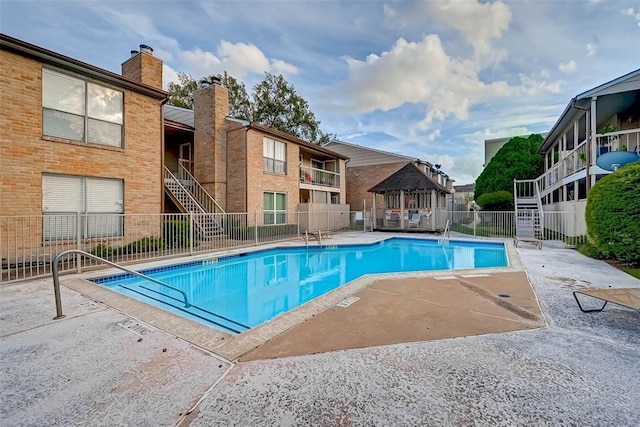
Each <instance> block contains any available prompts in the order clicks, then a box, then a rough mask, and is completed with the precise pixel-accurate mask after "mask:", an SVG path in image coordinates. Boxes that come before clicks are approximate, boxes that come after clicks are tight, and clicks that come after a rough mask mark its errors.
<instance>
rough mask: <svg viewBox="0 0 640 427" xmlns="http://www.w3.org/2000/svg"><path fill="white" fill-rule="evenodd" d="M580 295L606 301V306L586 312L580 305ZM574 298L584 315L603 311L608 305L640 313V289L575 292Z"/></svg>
mask: <svg viewBox="0 0 640 427" xmlns="http://www.w3.org/2000/svg"><path fill="white" fill-rule="evenodd" d="M578 294H582V295H587V296H589V297H591V298H596V299H599V300H601V301H604V304H603V305H602V307H600V308H595V309H588V310H585V309H584V308H583V307H582V304H580V300H579V299H578ZM573 297H574V298H575V300H576V302H577V303H578V307H580V310H582V312H583V313H593V312H598V311H602V310H603V309H604V308H605V307H606V305H607V303H609V302H610V303H613V304H617V305H621V306H623V307H627V308H630V309H632V310H636V311H640V288H606V289H582V290H579V291H573Z"/></svg>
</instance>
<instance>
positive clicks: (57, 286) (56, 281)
mask: <svg viewBox="0 0 640 427" xmlns="http://www.w3.org/2000/svg"><path fill="white" fill-rule="evenodd" d="M73 253H75V254H80V255H82V256H85V257H87V258H91V259H94V260H96V261H100V262H103V263H105V264H107V265H110V266H111V267H115V268H118V269H120V270H122V271H126V272H127V273H129V274H133V275H134V276H138V277H140V278H143V279H146V280H149V281H151V282H153V283H156V284H158V285H160V286H164V287H165V288H169V289H172V290H174V291H176V292H179V293H181V294H182V296H183V298H184V306H185V307H187V308H188V307H191V304H189V300H188V299H187V294H186V293H185V292H184V291H183V290H182V289H178V288H176V287H175V286H171V285H169V284H167V283H164V282H161V281H160V280H157V279H154V278H153V277H149V276H147V275H145V274H142V273H138V272H137V271H134V270H131V269H129V268H126V267H123V266H121V265H120V264H116V263H115V262H111V261H107V260H106V259H104V258H100V257H99V256H95V255H93V254H90V253H89V252H85V251H81V250H80V249H69V250H68V251H64V252H60V253H59V254H58V255H56V257H55V258H54V259H53V266H52V272H53V293H54V294H55V298H56V317H54V318H53V319H54V320H57V319H62V318H63V317H65V315H64V314H62V300H61V298H60V277H59V276H60V275H59V274H58V263H59V262H60V260H61V259H62V257H64V256H65V255H68V254H73Z"/></svg>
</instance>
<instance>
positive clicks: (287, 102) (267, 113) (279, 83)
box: [253, 73, 321, 141]
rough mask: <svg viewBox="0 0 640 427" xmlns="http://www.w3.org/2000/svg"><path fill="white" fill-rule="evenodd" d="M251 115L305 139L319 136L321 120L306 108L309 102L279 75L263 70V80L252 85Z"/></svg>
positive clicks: (311, 139) (258, 120)
mask: <svg viewBox="0 0 640 427" xmlns="http://www.w3.org/2000/svg"><path fill="white" fill-rule="evenodd" d="M253 118H254V120H255V121H257V122H260V123H262V124H264V125H267V126H271V127H274V128H276V129H278V130H281V131H283V132H286V133H289V134H291V135H295V136H297V137H298V138H302V139H306V140H308V141H317V140H318V138H319V137H320V136H321V133H320V130H319V125H320V122H319V121H317V120H316V116H315V115H314V114H313V113H312V112H311V111H310V110H309V103H307V101H306V100H305V99H304V98H302V97H301V96H300V95H298V94H297V93H296V90H295V88H294V87H293V86H292V85H290V84H289V83H287V81H286V80H285V79H284V77H283V76H282V74H280V75H278V76H276V75H274V74H271V73H265V78H264V80H263V81H262V82H260V83H258V84H257V85H255V86H254V88H253Z"/></svg>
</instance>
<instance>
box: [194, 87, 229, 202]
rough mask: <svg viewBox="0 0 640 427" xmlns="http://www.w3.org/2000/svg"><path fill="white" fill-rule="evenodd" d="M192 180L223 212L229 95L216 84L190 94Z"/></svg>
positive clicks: (225, 190)
mask: <svg viewBox="0 0 640 427" xmlns="http://www.w3.org/2000/svg"><path fill="white" fill-rule="evenodd" d="M193 115H194V127H195V132H194V135H193V145H194V150H193V151H194V159H195V162H194V165H193V167H194V169H193V172H194V176H195V178H196V179H197V180H198V181H199V182H200V184H202V186H203V187H204V188H205V189H206V190H207V192H209V194H211V196H212V197H213V198H214V199H216V201H217V202H218V203H219V204H220V205H221V206H222V207H223V209H226V198H227V197H226V196H227V159H226V153H227V134H226V131H227V128H226V118H227V116H228V115H229V91H228V90H227V89H226V88H224V87H223V86H221V85H220V82H219V81H216V82H214V83H213V84H212V85H210V86H207V87H203V88H201V89H198V90H196V91H195V92H194V93H193Z"/></svg>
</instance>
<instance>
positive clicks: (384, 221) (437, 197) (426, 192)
mask: <svg viewBox="0 0 640 427" xmlns="http://www.w3.org/2000/svg"><path fill="white" fill-rule="evenodd" d="M368 191H369V192H370V193H374V195H373V221H374V222H373V223H374V224H375V227H374V228H376V229H379V230H382V229H401V230H404V229H410V228H415V229H417V230H430V231H439V230H442V229H443V228H444V224H445V221H446V205H447V203H446V197H447V195H448V194H450V191H449V190H447V189H446V188H445V187H444V186H443V185H441V184H439V183H438V182H436V181H434V180H433V179H432V178H431V177H429V176H428V175H427V174H426V173H424V172H423V171H422V170H420V169H419V168H418V167H417V166H416V165H415V164H413V163H407V164H406V165H405V166H404V167H402V168H401V169H400V170H398V171H397V172H395V173H394V174H392V175H390V176H389V177H387V178H386V179H384V180H383V181H381V182H380V183H378V184H377V185H375V186H373V187H372V188H370V189H369V190H368ZM376 194H382V195H383V196H384V206H381V207H377V206H376V197H375V195H376Z"/></svg>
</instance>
